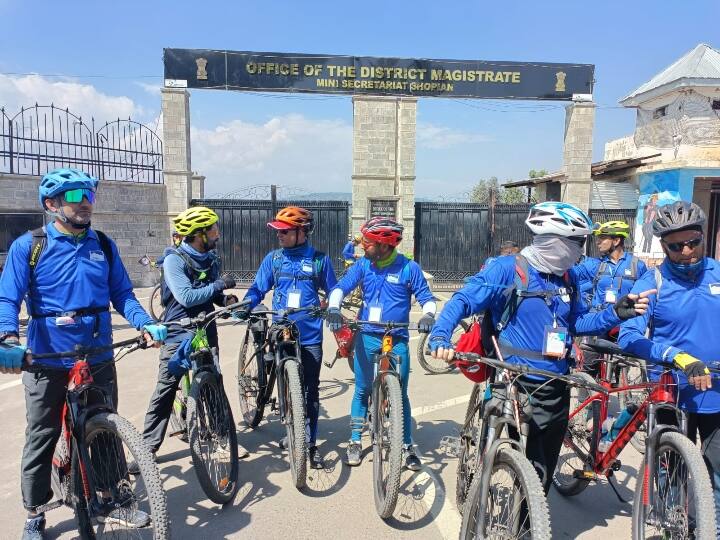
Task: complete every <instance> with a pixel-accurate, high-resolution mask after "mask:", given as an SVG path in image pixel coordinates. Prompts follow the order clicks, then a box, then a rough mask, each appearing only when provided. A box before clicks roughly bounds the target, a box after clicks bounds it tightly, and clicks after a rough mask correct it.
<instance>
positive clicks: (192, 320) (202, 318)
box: [162, 300, 250, 328]
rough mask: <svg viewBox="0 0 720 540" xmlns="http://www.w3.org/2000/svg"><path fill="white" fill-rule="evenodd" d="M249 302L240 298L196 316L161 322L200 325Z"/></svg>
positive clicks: (175, 324)
mask: <svg viewBox="0 0 720 540" xmlns="http://www.w3.org/2000/svg"><path fill="white" fill-rule="evenodd" d="M249 303H250V300H242V301H240V302H235V303H233V304H229V305H227V306H225V307H221V308H218V309H216V310H214V311H211V312H210V313H205V312H202V313H200V314H199V315H197V316H196V317H183V318H182V319H178V320H177V321H167V322H164V323H162V324H164V325H165V326H179V327H181V328H190V327H192V326H200V325H201V324H203V323H205V322H209V321H212V320H213V319H217V318H218V317H219V316H220V315H224V314H225V313H231V312H232V311H235V310H237V309H239V308H241V307H244V306H247V305H248V304H249Z"/></svg>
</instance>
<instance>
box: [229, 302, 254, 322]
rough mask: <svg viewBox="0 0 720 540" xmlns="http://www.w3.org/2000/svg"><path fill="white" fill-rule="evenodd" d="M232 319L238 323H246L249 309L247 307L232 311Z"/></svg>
mask: <svg viewBox="0 0 720 540" xmlns="http://www.w3.org/2000/svg"><path fill="white" fill-rule="evenodd" d="M232 316H233V319H237V320H239V321H247V320H248V319H249V318H250V308H248V307H247V306H245V307H241V308H240V309H236V310H235V311H233V314H232Z"/></svg>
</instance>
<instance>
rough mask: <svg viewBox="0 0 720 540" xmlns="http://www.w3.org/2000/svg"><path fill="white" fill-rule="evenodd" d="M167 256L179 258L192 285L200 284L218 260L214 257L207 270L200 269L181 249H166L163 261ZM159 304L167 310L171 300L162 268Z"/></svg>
mask: <svg viewBox="0 0 720 540" xmlns="http://www.w3.org/2000/svg"><path fill="white" fill-rule="evenodd" d="M168 255H177V256H178V257H180V258H181V259H182V261H183V263H184V264H185V268H186V269H187V270H189V271H190V276H189V277H190V280H191V281H192V282H193V283H194V282H196V281H200V282H202V281H203V280H205V278H206V277H207V274H208V272H210V270H212V268H213V266H215V265H219V264H220V260H219V259H218V258H217V257H216V258H214V259H213V260H212V261H211V262H210V266H208V267H207V268H200V267H199V265H198V263H197V262H196V261H194V260H193V259H192V257H190V255H188V254H187V253H185V252H184V251H183V250H182V249H180V248H179V247H176V248H171V249H170V250H168V249H166V250H165V254H164V258H163V262H164V259H165V258H167V256H168ZM160 276H161V281H160V284H161V285H160V304H161V305H162V306H163V307H164V308H167V307H168V306H169V305H170V302H171V301H172V299H173V295H172V292H171V291H170V287H168V286H167V282H166V281H165V272H164V270H163V267H162V266H161V267H160Z"/></svg>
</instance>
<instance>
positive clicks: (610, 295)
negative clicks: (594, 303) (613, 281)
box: [605, 286, 617, 304]
mask: <svg viewBox="0 0 720 540" xmlns="http://www.w3.org/2000/svg"><path fill="white" fill-rule="evenodd" d="M615 302H617V292H616V291H615V289H614V288H613V287H612V286H610V287H608V288H607V289H605V303H606V304H614V303H615Z"/></svg>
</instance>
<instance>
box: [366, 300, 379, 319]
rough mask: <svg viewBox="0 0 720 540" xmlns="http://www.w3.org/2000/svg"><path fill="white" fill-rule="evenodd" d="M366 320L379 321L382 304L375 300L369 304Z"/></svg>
mask: <svg viewBox="0 0 720 540" xmlns="http://www.w3.org/2000/svg"><path fill="white" fill-rule="evenodd" d="M368 321H370V322H381V321H382V306H381V305H380V303H379V302H378V301H377V300H375V302H373V303H372V304H370V306H369V309H368Z"/></svg>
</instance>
